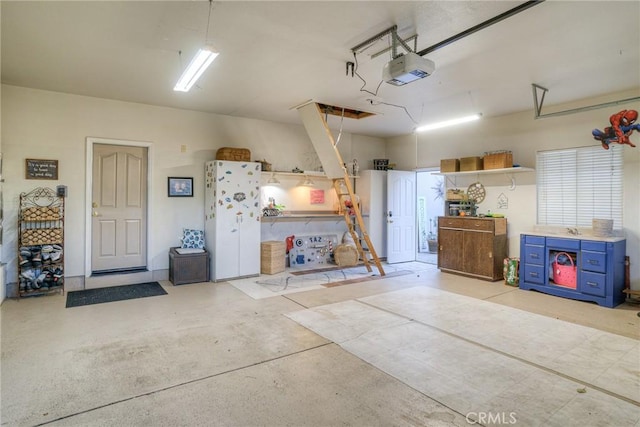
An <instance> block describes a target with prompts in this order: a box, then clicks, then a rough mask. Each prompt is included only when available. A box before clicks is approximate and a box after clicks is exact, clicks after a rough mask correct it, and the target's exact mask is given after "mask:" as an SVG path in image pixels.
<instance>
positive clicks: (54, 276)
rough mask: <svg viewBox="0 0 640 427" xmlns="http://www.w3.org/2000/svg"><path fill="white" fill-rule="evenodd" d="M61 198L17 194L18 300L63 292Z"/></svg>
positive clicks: (46, 192) (45, 192) (43, 191)
mask: <svg viewBox="0 0 640 427" xmlns="http://www.w3.org/2000/svg"><path fill="white" fill-rule="evenodd" d="M63 251H64V198H63V197H59V196H58V195H57V194H56V192H55V191H54V190H52V189H50V188H44V187H40V188H36V189H34V190H32V191H30V192H29V193H22V194H20V207H19V211H18V296H19V297H24V296H33V295H43V294H48V293H53V292H61V293H63V292H64V256H63Z"/></svg>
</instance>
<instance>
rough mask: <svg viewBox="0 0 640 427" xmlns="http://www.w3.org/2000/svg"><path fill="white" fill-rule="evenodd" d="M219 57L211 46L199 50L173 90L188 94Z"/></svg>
mask: <svg viewBox="0 0 640 427" xmlns="http://www.w3.org/2000/svg"><path fill="white" fill-rule="evenodd" d="M217 56H218V52H216V51H215V50H213V48H212V47H211V46H205V47H203V48H202V49H200V50H198V53H197V54H196V56H195V57H194V58H193V59H192V60H191V62H190V63H189V66H188V67H187V68H186V70H184V72H183V73H182V76H180V79H179V80H178V83H176V86H175V87H174V88H173V90H175V91H179V92H188V91H189V89H191V86H193V85H194V84H195V82H196V81H197V80H198V79H199V78H200V76H201V75H202V73H204V71H205V70H206V69H207V67H208V66H209V65H210V64H211V63H212V62H213V60H214V59H216V57H217Z"/></svg>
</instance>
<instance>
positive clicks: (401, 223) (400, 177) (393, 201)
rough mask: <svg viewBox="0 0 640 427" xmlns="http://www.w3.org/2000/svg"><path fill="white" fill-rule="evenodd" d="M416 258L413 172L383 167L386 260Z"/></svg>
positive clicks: (391, 262)
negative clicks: (385, 179)
mask: <svg viewBox="0 0 640 427" xmlns="http://www.w3.org/2000/svg"><path fill="white" fill-rule="evenodd" d="M415 259H416V173H415V172H408V171H395V170H389V171H387V262H388V263H389V264H393V263H398V262H407V261H415Z"/></svg>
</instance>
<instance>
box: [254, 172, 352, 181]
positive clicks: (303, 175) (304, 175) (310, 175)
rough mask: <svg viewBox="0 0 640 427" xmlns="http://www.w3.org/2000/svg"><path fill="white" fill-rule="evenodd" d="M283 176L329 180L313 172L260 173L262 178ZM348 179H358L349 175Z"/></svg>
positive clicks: (320, 173) (319, 173) (323, 175)
mask: <svg viewBox="0 0 640 427" xmlns="http://www.w3.org/2000/svg"><path fill="white" fill-rule="evenodd" d="M271 175H274V176H284V177H300V178H312V179H315V178H317V179H327V180H330V179H331V178H329V177H327V175H325V174H324V173H322V172H315V171H306V172H285V171H262V176H271ZM349 178H358V177H357V176H353V175H349Z"/></svg>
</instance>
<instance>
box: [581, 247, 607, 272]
mask: <svg viewBox="0 0 640 427" xmlns="http://www.w3.org/2000/svg"><path fill="white" fill-rule="evenodd" d="M581 256H582V262H581V263H580V266H581V267H580V268H581V269H582V270H587V271H595V272H597V273H606V272H607V254H606V253H604V252H591V251H584V250H583V251H582V252H581Z"/></svg>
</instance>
